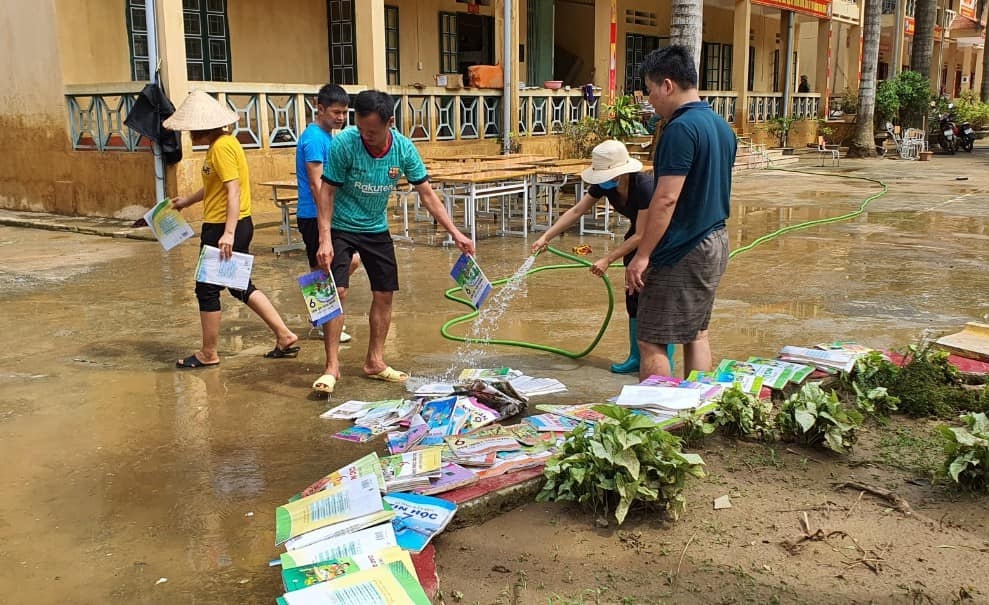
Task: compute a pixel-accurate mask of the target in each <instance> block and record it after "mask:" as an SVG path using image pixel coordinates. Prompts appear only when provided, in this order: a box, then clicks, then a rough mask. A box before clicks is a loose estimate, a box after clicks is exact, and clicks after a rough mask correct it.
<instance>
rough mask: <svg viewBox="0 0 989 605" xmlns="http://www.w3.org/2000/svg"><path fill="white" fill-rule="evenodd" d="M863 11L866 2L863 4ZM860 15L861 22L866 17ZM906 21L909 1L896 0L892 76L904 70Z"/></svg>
mask: <svg viewBox="0 0 989 605" xmlns="http://www.w3.org/2000/svg"><path fill="white" fill-rule="evenodd" d="M862 9H863V12H864V10H865V4H864V3H863V5H862ZM864 18H865V17H864V15H862V16H860V18H859V22H861V20H862V19H864ZM906 23H907V2H906V0H896V20H895V21H894V25H893V65H892V67H893V70H892V73H891V76H892V77H894V78H895V77H896V76H898V75H900V72H901V71H903V51H904V49H905V48H906V36H907V33H906Z"/></svg>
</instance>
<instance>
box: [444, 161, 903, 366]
mask: <svg viewBox="0 0 989 605" xmlns="http://www.w3.org/2000/svg"><path fill="white" fill-rule="evenodd" d="M771 170H776V171H779V172H792V173H795V174H810V175H814V176H831V177H835V178H842V179H850V180H858V181H866V182H869V183H875V184H877V185H879V187H880V191H879V192H877V193H874V194H872V195H870V196H869V197H867V198H865V199H864V200H862V203H861V204H860V205H859V207H858V209H857V210H853V211H852V212H847V213H845V214H842V215H839V216H834V217H830V218H821V219H815V220H812V221H804V222H802V223H796V224H794V225H788V226H786V227H781V228H780V229H777V230H776V231H773V232H772V233H767V234H766V235H763V236H761V237H758V238H756V239H754V240H753V241H751V242H749V243H748V244H746V245H744V246H741V247H739V248H736V249H734V250H732V251H731V253H729V255H728V258H729V259H732V258H735V257H736V256H738V255H739V254H742V253H743V252H748V251H749V250H752V249H753V248H755V247H757V246H759V245H761V244H764V243H766V242H768V241H771V240H773V239H776V238H777V237H780V236H782V235H784V234H786V233H790V232H792V231H799V230H801V229H809V228H810V227H816V226H819V225H827V224H831V223H837V222H841V221H847V220H849V219H853V218H855V217H857V216H859V215H860V214H862V213H863V212H865V210H866V208H867V207H868V206H869V204H871V203H872V202H874V201H876V200H877V199H879V198H881V197H882V196H884V195H886V192H887V191H889V187H888V186H887V185H886V183H884V182H882V181H880V180H878V179H871V178H868V177H861V176H851V175H845V174H821V173H819V172H810V171H806V170H788V169H782V168H773V169H771ZM547 249H548V250H549V251H550V252H552V253H553V254H556V255H557V256H560V257H563V258H565V259H567V260H570V261H573V262H571V263H569V264H558V265H545V266H543V267H534V268H532V269H529V270H528V271H526V277H528V276H530V275H533V274H536V273H539V272H541V271H555V270H558V269H587V268H588V267H590V266H591V265H592V264H593V263H591V262H590V261H587V260H584V259H583V258H580V257H579V256H574V255H572V254H567V253H566V252H563V251H562V250H558V249H556V248H554V247H553V246H548V247H547ZM611 266H612V267H621V266H622V264H621V263H615V264H613V265H611ZM509 279H511V278H509V277H505V278H502V279H497V280H495V281H493V282H491V285H492V286H500V285H502V284H505V283H507V282H508V280H509ZM601 279H602V280H604V286H605V289H606V290H607V292H608V311H607V313H605V316H604V320H603V321H602V323H601V327H600V328H599V329H598V331H597V334H596V335H595V336H594V340H593V341H591V344H590V345H588V346H587V348H586V349H584V350H583V351H568V350H566V349H561V348H559V347H553V346H549V345H541V344H537V343H533V342H525V341H522V340H508V339H501V338H484V339H468V338H466V337H464V336H455V335H453V334H450V328H452V327H454V326H457V325H460V324H462V323H465V322H468V321H470V320H472V319H474V318H475V317H477V316H478V314H479V311H478V310H477V309H474V310H472V311H471V312H470V313H467V314H466V315H461V316H459V317H454V318H453V319H451V320H450V321H448V322H446V323H445V324H443V327H441V328H440V334H442V335H443V337H444V338H447V339H449V340H454V341H457V342H477V343H481V344H494V345H505V346H509V347H522V348H526V349H535V350H537V351H546V352H548V353H556V354H557V355H563V356H564V357H569V358H571V359H579V358H581V357H583V356H585V355H587V354H588V353H590V352H591V351H593V350H594V347H596V346H597V345H598V343H599V342H601V338H602V337H603V336H604V332H605V330H606V329H607V328H608V322H610V321H611V314H612V312H613V311H614V309H615V292H614V289H613V288H612V286H611V280H610V279H608V275H607V274H604V275H603V276H601ZM458 292H461V289H460V287H459V286H454V287H453V288H450V289H449V290H447V291H446V292H444V294H443V295H444V296H445V297H446V298H447V299H449V300H452V301H454V302H458V303H461V304H463V305H466V306H468V307H473V304H472V303H471V301H469V300H467V299H465V298H462V297H460V296H457V293H458Z"/></svg>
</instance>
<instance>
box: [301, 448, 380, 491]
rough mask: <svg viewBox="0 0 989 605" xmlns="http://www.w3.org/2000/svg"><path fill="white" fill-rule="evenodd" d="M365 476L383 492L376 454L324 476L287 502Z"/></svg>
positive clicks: (372, 453)
mask: <svg viewBox="0 0 989 605" xmlns="http://www.w3.org/2000/svg"><path fill="white" fill-rule="evenodd" d="M367 475H372V476H374V477H375V479H377V481H378V489H379V490H381V491H382V492H384V491H385V489H386V488H385V477H384V475H383V474H382V473H381V460H380V459H379V458H378V454H377V453H376V452H371V453H370V454H368V455H367V456H364V457H363V458H359V459H357V460H355V461H354V462H351V463H350V464H348V465H347V466H345V467H343V468H340V469H337V470H335V471H333V472H332V473H330V474H328V475H326V476H325V477H323V478H322V479H320V480H319V481H317V482H315V483H313V484H312V485H310V486H309V487H307V488H306V489H304V490H302V493H301V494H297V495H296V496H293V497H292V498H290V499H289V502H292V501H294V500H298V499H300V498H305V497H307V496H311V495H313V494H315V493H317V492H320V491H323V490H325V489H328V488H331V487H336V486H338V485H340V484H341V483H345V482H347V481H357V480H359V479H360V478H361V477H365V476H367Z"/></svg>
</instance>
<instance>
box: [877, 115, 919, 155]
mask: <svg viewBox="0 0 989 605" xmlns="http://www.w3.org/2000/svg"><path fill="white" fill-rule="evenodd" d="M886 132H887V133H889V136H890V137H892V139H893V143H894V144H895V145H896V153H898V154H899V155H900V158H902V159H904V160H916V159H917V158H918V157H920V153H919V152H920V150H921V149H923V145H924V142H923V140H921V142H920V145H921V149H918V148H917V143H916V141H915V140H905V139H903V138H901V137H900V127H899V126H896V127H894V126H893V123H892V122H886Z"/></svg>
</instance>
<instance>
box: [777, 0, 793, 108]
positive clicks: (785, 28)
mask: <svg viewBox="0 0 989 605" xmlns="http://www.w3.org/2000/svg"><path fill="white" fill-rule="evenodd" d="M795 21H796V19H794V15H793V11H788V10H784V11H780V46H781V49H780V54H782V55H783V56H782V57H780V58H781V59H782V61H780V69H781V70H783V72H782V73H781V74H780V78H779V81H780V82H781V83H782V88H783V106H782V107H781V108H780V109H781V111H780V113H781V115H783V116H788V115H790V114H792V113H793V112H792V111H791V109H792V108H791V107H790V106H791V104H792V101H791V99H792V98H793V90H794V85H793V76H792V74H793V36H794V29H796V23H795Z"/></svg>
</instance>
